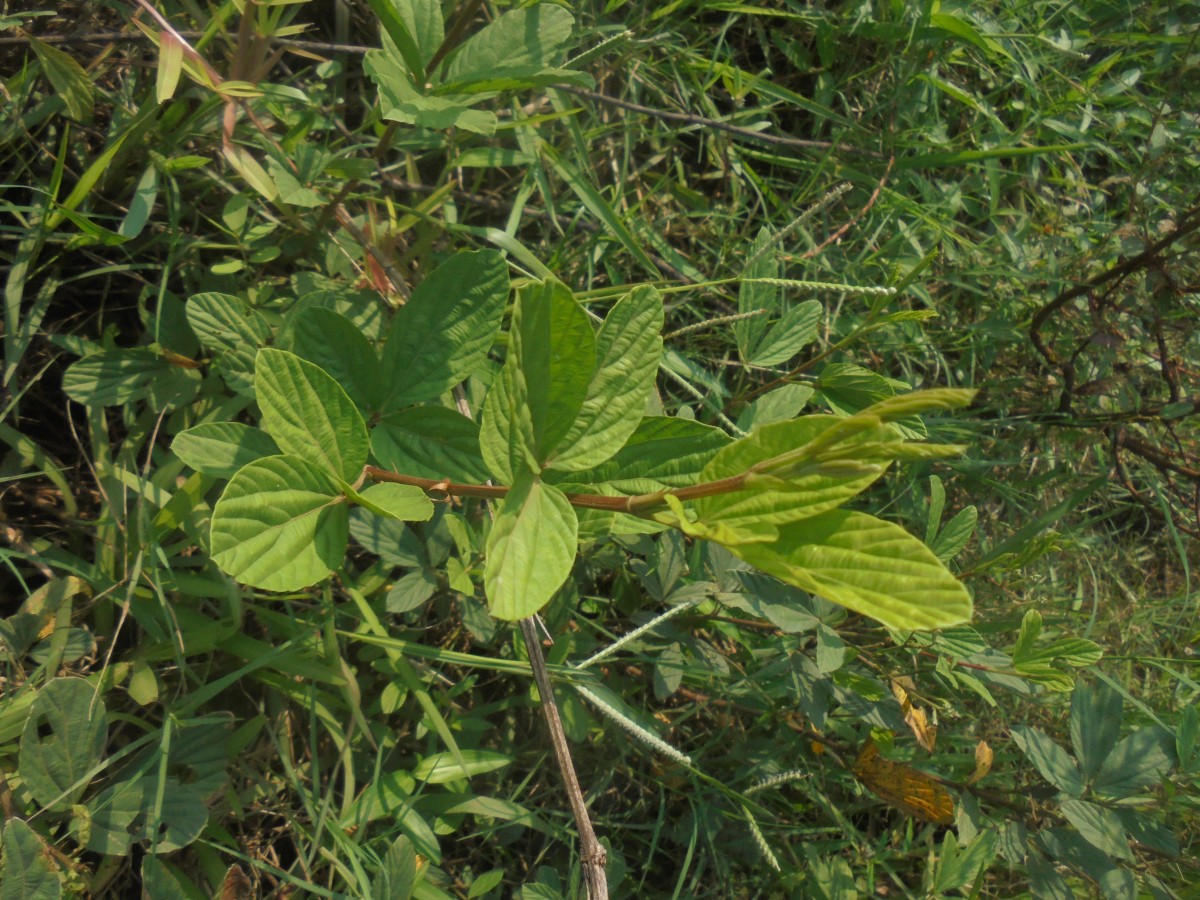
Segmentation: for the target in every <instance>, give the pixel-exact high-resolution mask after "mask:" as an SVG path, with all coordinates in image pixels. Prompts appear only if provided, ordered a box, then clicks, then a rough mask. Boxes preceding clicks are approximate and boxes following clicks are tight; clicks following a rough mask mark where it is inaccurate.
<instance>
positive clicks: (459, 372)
mask: <svg viewBox="0 0 1200 900" xmlns="http://www.w3.org/2000/svg"><path fill="white" fill-rule="evenodd" d="M507 300H508V269H507V267H506V266H505V264H504V258H503V257H502V256H501V255H500V254H499V253H497V252H496V251H495V250H477V251H473V252H463V253H458V254H456V255H454V256H452V257H450V258H449V259H448V260H446V261H445V262H444V263H442V264H441V265H440V266H438V267H437V268H436V269H434V270H433V271H432V272H431V273H430V274H429V275H428V277H426V278H425V280H424V281H422V282H421V283H420V284H419V285H417V287H416V289H415V290H414V291H413V294H412V297H410V298H409V300H408V302H407V303H406V304H404V306H402V307H401V308H400V310H399V311H398V312H397V313H396V317H395V319H394V320H393V321H392V327H391V330H390V332H389V333H388V340H387V344H386V346H385V347H384V349H383V378H384V382H385V390H386V397H385V400H384V403H383V409H384V411H385V412H388V411H395V410H399V409H401V408H403V407H405V406H410V405H412V404H414V403H420V402H423V401H425V400H431V399H433V398H434V397H438V396H440V395H441V394H444V393H445V392H446V391H448V390H450V388H452V387H454V385H456V384H458V383H459V382H461V381H462V380H463V379H464V378H466V377H467V376H468V375H470V374H471V373H472V372H473V371H475V369H476V368H478V366H479V365H480V363H482V362H483V360H484V358H485V357H486V356H487V354H488V351H489V350H491V348H492V343H493V342H494V341H495V340H496V334H497V333H498V332H499V330H500V321H501V319H502V318H503V315H504V304H505V303H506V302H507Z"/></svg>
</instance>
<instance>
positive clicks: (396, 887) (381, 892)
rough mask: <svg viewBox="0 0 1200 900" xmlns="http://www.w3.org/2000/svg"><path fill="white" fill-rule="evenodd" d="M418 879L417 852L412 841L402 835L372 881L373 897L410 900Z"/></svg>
mask: <svg viewBox="0 0 1200 900" xmlns="http://www.w3.org/2000/svg"><path fill="white" fill-rule="evenodd" d="M416 879H417V852H416V850H414V849H413V845H412V841H410V840H409V839H408V838H407V837H406V836H405V835H403V834H402V835H400V837H398V838H396V840H395V842H394V843H393V844H392V846H391V847H390V848H389V849H388V852H387V855H386V856H385V857H384V858H383V868H381V869H380V870H379V871H378V872H376V873H375V877H374V878H373V879H372V880H371V893H370V896H372V897H386V898H388V900H408V898H409V897H411V896H412V893H413V884H414V883H415V882H416Z"/></svg>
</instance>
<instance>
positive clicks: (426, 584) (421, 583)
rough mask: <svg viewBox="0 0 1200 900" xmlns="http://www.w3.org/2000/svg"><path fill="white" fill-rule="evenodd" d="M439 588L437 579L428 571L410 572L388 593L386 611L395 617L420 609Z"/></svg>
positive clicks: (424, 569)
mask: <svg viewBox="0 0 1200 900" xmlns="http://www.w3.org/2000/svg"><path fill="white" fill-rule="evenodd" d="M437 586H438V582H437V577H436V576H435V575H434V574H433V573H432V572H430V571H429V570H428V569H426V568H420V569H417V571H415V572H409V573H408V574H407V575H405V576H404V577H403V578H401V579H400V580H399V581H397V582H396V583H395V584H394V585H392V587H391V590H389V591H388V593H387V600H386V609H387V611H388V612H390V613H392V614H394V615H399V614H400V613H406V612H411V611H412V610H414V609H419V608H420V607H422V606H424V605H425V603H427V602H428V600H429V598H430V597H432V596H433V594H434V591H436V590H437Z"/></svg>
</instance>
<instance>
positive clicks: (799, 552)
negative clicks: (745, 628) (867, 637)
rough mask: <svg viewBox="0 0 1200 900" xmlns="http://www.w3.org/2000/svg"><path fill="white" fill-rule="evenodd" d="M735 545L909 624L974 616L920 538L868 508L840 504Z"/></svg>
mask: <svg viewBox="0 0 1200 900" xmlns="http://www.w3.org/2000/svg"><path fill="white" fill-rule="evenodd" d="M763 531H764V532H765V533H764V534H763V535H762V536H760V537H759V538H758V540H757V541H756V542H751V543H733V544H730V545H729V549H730V550H732V551H733V552H734V553H736V554H737V555H738V556H740V557H741V558H742V559H744V560H745V561H746V562H748V563H750V564H751V565H753V566H756V567H758V568H759V569H761V570H762V571H764V572H766V573H768V574H770V575H774V576H775V577H776V578H779V579H781V580H783V581H786V582H788V583H789V584H794V585H796V586H797V587H801V588H803V589H804V590H806V591H808V592H809V593H812V594H816V595H818V596H820V597H824V598H825V599H826V600H831V601H833V602H834V603H839V604H841V605H842V606H844V607H846V608H847V609H851V610H853V611H854V612H858V613H862V614H863V615H865V616H870V617H871V618H873V619H876V620H878V621H879V622H882V623H883V624H884V625H886V626H888V627H889V628H894V629H897V630H902V631H907V630H912V629H918V628H945V627H947V626H949V625H957V624H959V623H961V622H965V621H967V620H968V619H970V617H971V596H970V594H968V593H967V589H966V588H965V587H963V585H962V584H961V583H960V582H959V581H958V579H957V578H955V577H954V575H953V574H951V572H950V571H949V570H948V569H947V568H946V567H945V565H943V564H942V562H941V560H939V559H938V558H937V557H936V556H934V555H933V553H932V552H931V551H930V550H929V548H928V547H926V546H925V545H924V544H923V543H922V542H921V541H919V540H917V539H916V538H915V537H913V536H912V535H910V534H909V533H908V532H906V531H905V530H904V529H903V528H901V527H899V526H898V525H893V524H892V523H890V522H884V521H883V520H881V519H877V518H875V517H874V516H869V515H867V514H865V513H859V512H849V511H846V510H834V511H832V512H826V513H822V514H821V515H819V516H814V517H811V518H807V519H803V520H801V521H799V522H793V523H791V524H788V525H783V526H781V527H780V528H779V529H778V533H777V536H775V537H774V540H771V535H770V532H771V527H770V526H767V527H766V528H765V529H763Z"/></svg>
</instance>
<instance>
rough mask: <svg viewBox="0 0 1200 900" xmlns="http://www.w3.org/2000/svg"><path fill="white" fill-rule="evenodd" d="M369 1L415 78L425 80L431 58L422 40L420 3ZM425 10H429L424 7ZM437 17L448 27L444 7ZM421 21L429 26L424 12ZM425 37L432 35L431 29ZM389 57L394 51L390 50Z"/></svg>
mask: <svg viewBox="0 0 1200 900" xmlns="http://www.w3.org/2000/svg"><path fill="white" fill-rule="evenodd" d="M417 2H419V3H420V4H421V6H422V7H424V6H426V4H427V3H428V2H429V0H424V2H421V0H417ZM367 3H368V5H369V6H370V7H371V9H372V11H373V12H374V13H375V15H376V16H378V17H379V24H380V25H382V26H383V31H384V33H385V34H386V35H387V36H388V38H390V39H391V42H392V45H393V46H394V47H395V49H396V51H397V52H398V53H399V55H400V59H401V60H402V61H403V62H404V64H405V65H406V66H407V67H408V71H409V72H411V73H412V75H413V77H414V78H417V79H420V80H421V81H424V80H425V63H426V62H427V61H428V57H426V56H425V54H424V53H422V48H421V45H420V43H419V38H418V34H417V28H418V27H419V25H418V21H417V16H416V13H417V11H418V10H417V8H416V3H413V2H408V0H367ZM421 12H422V13H426V12H427V11H426V10H425V9H421ZM437 18H438V25H439V26H440V28H444V27H445V26H444V23H443V22H442V17H441V10H438V11H437ZM421 24H424V25H426V26H428V25H429V23H428V21H427V20H426V18H425V16H424V15H423V16H422V21H421ZM440 28H439V30H440ZM425 36H426V37H427V36H428V32H426V35H425ZM438 43H441V42H440V41H439V42H438ZM388 56H391V54H390V53H389V54H388Z"/></svg>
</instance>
